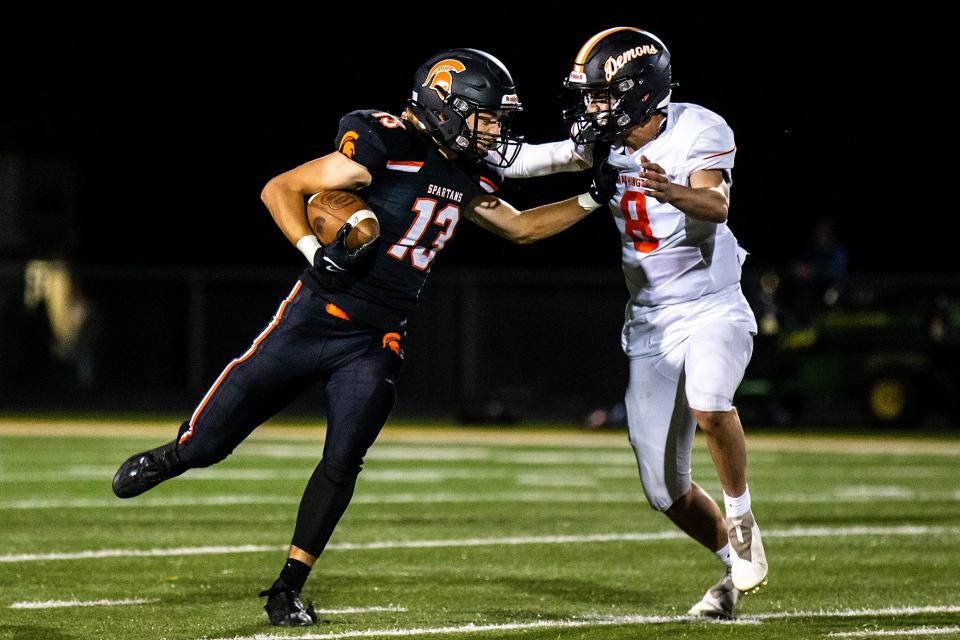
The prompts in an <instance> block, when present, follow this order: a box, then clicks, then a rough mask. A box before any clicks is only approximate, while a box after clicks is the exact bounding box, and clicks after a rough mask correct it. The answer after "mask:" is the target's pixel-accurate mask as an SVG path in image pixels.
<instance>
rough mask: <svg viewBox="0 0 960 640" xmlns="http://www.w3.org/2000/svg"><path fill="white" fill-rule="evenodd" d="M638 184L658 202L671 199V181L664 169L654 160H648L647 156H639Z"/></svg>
mask: <svg viewBox="0 0 960 640" xmlns="http://www.w3.org/2000/svg"><path fill="white" fill-rule="evenodd" d="M640 167H641V168H642V169H643V171H641V172H640V178H641V181H640V186H641V187H642V188H643V189H644V191H645V192H646V194H647V195H648V196H653V197H654V198H656V199H657V200H659V201H660V202H670V201H671V200H672V199H673V183H672V182H670V178H668V177H667V172H666V170H665V169H664V168H663V167H661V166H660V165H658V164H657V163H656V162H650V159H649V158H647V156H640Z"/></svg>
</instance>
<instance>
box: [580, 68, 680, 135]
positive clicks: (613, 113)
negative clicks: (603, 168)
mask: <svg viewBox="0 0 960 640" xmlns="http://www.w3.org/2000/svg"><path fill="white" fill-rule="evenodd" d="M650 69H652V66H651V65H647V67H645V68H644V69H642V70H641V71H640V72H639V73H637V74H633V75H630V76H625V77H621V78H616V79H614V80H613V81H611V82H603V83H586V82H576V81H575V80H572V79H571V78H569V77H568V78H566V79H565V80H564V83H563V86H564V88H565V89H569V90H571V91H575V92H577V94H576V102H575V103H574V105H573V106H571V107H569V108H567V109H564V111H563V119H564V120H565V121H566V123H567V125H568V126H569V127H570V128H571V129H570V134H571V136H572V137H573V140H574V142H576V143H577V144H588V143H590V142H594V141H597V140H600V141H604V142H612V141H613V140H616V139H617V138H622V137H624V136H625V135H626V133H627V132H628V131H629V130H630V129H633V128H634V127H636V126H638V125H642V124H644V123H645V122H647V121H648V120H649V119H650V118H651V117H652V116H653V115H654V114H656V113H658V112H660V111H661V109H663V108H664V106H665V104H666V103H669V101H670V93H669V91H668V93H667V94H666V96H654V94H653V91H652V90H651V89H650V88H649V87H647V86H646V84H647V83H646V82H645V80H644V76H646V75H647V73H648V72H649V71H650ZM572 75H573V74H571V76H572ZM658 97H659V98H660V99H659V100H657V99H656V98H658ZM567 102H568V104H569V100H568V101H567ZM591 103H602V104H605V105H606V109H595V110H593V111H590V110H589V108H590V104H591ZM661 105H663V106H661Z"/></svg>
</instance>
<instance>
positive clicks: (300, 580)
mask: <svg viewBox="0 0 960 640" xmlns="http://www.w3.org/2000/svg"><path fill="white" fill-rule="evenodd" d="M310 569H311V567H310V566H309V565H306V564H304V563H302V562H300V561H299V560H294V559H293V558H287V563H286V564H285V565H283V570H281V571H280V577H279V578H277V582H282V583H283V584H284V585H286V586H288V587H290V588H292V589H296V590H297V591H303V585H304V584H306V582H307V577H308V576H309V575H310ZM274 584H276V583H274Z"/></svg>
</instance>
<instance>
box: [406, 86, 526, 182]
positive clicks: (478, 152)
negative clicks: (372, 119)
mask: <svg viewBox="0 0 960 640" xmlns="http://www.w3.org/2000/svg"><path fill="white" fill-rule="evenodd" d="M437 91H438V92H440V93H441V95H442V96H443V98H442V106H441V107H440V109H439V110H435V109H429V108H427V107H426V106H424V105H422V104H420V103H419V102H417V101H416V99H414V100H411V101H410V102H409V103H408V106H409V107H410V109H411V110H412V111H413V112H414V114H415V115H416V116H417V118H418V119H420V120H421V121H423V122H424V123H425V124H427V129H428V130H430V131H432V132H433V137H434V139H435V140H436V141H437V142H438V143H440V144H442V145H444V146H445V147H447V148H448V149H450V150H451V151H455V152H457V153H461V154H464V155H466V156H468V157H470V158H472V159H474V160H476V161H477V162H481V161H482V162H486V163H487V164H490V165H492V166H495V167H503V168H505V167H509V166H510V165H511V164H513V162H514V160H516V159H517V155H518V154H519V153H520V147H521V146H522V145H523V136H521V135H517V134H515V133H513V131H512V121H513V116H514V115H515V114H516V113H518V112H520V111H523V107H522V106H521V105H520V103H519V102H516V103H515V104H504V105H496V106H493V105H481V104H479V103H478V102H476V101H474V100H470V99H469V98H466V97H463V96H459V95H457V94H451V93H447V92H446V91H444V90H443V88H439V87H438V88H437ZM481 113H493V114H499V117H498V120H499V124H500V132H499V133H496V134H493V133H487V132H484V131H481V130H480V114H481ZM471 115H472V116H474V117H473V119H472V120H473V122H472V124H471V122H470V120H471V118H470V116H471Z"/></svg>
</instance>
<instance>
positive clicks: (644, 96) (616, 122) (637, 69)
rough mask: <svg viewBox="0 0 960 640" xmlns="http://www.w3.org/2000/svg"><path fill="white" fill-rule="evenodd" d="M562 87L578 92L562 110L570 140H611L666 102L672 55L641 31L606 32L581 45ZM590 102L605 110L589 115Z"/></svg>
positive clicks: (620, 30) (655, 38)
mask: <svg viewBox="0 0 960 640" xmlns="http://www.w3.org/2000/svg"><path fill="white" fill-rule="evenodd" d="M563 86H564V87H565V88H567V89H571V90H573V91H577V92H579V95H578V96H577V98H578V100H577V102H576V104H575V106H573V107H571V108H569V109H565V110H564V112H563V118H564V120H565V121H566V122H567V125H568V126H570V127H571V129H570V133H571V136H572V137H573V139H574V141H575V142H577V143H581V144H582V143H587V142H593V141H595V140H603V141H612V140H615V139H616V138H619V137H622V136H623V134H625V133H626V132H627V131H628V130H629V129H632V128H633V127H635V126H637V125H641V124H643V123H644V122H646V121H647V120H649V119H650V117H651V116H653V115H654V114H655V113H657V112H658V111H661V110H664V109H666V107H667V105H669V104H670V93H671V91H672V90H673V87H674V86H675V85H673V84H672V82H671V78H670V52H669V51H667V47H666V46H664V44H663V42H662V41H661V40H660V38H658V37H657V36H655V35H653V34H652V33H649V32H647V31H643V30H642V29H635V28H633V27H614V28H613V29H607V30H606V31H601V32H600V33H598V34H596V35H594V36H593V37H592V38H590V39H589V40H587V42H586V44H584V45H583V47H582V48H581V49H580V53H578V54H577V58H576V60H574V63H573V71H571V72H570V74H569V75H568V76H567V77H566V79H565V80H564V82H563ZM591 99H592V100H593V101H595V102H606V104H607V105H608V108H607V109H604V110H601V111H592V112H589V113H588V112H587V106H588V105H589V103H590V102H591Z"/></svg>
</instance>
